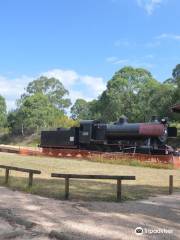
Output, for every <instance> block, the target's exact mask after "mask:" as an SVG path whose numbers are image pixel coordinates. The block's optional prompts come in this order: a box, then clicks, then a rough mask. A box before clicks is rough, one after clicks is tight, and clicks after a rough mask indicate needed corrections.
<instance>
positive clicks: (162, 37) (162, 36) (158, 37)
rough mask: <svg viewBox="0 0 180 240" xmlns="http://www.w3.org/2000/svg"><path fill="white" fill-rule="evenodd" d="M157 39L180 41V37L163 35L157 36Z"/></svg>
mask: <svg viewBox="0 0 180 240" xmlns="http://www.w3.org/2000/svg"><path fill="white" fill-rule="evenodd" d="M156 39H172V40H177V41H180V35H177V34H168V33H162V34H161V35H159V36H157V37H156Z"/></svg>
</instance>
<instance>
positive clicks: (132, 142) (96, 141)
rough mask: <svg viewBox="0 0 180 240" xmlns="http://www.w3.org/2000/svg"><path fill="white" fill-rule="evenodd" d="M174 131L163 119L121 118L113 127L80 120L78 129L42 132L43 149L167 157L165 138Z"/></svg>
mask: <svg viewBox="0 0 180 240" xmlns="http://www.w3.org/2000/svg"><path fill="white" fill-rule="evenodd" d="M176 135H177V129H176V128H174V127H169V126H168V123H167V120H166V119H161V120H160V121H159V120H158V119H157V118H156V117H153V118H152V120H151V122H148V123H128V121H127V118H126V117H121V118H120V119H119V121H118V122H115V123H113V124H106V123H102V122H100V121H97V120H84V121H81V122H80V126H79V127H71V128H69V129H65V128H58V129H57V130H56V131H42V132H41V144H40V146H41V147H43V148H77V149H87V150H94V151H107V152H134V153H148V154H170V153H172V152H173V149H172V148H171V147H170V146H167V145H166V141H167V139H168V137H176Z"/></svg>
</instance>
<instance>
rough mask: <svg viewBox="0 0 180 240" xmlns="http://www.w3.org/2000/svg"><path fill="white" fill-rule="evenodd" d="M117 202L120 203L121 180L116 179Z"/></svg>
mask: <svg viewBox="0 0 180 240" xmlns="http://www.w3.org/2000/svg"><path fill="white" fill-rule="evenodd" d="M117 201H121V180H120V179H117Z"/></svg>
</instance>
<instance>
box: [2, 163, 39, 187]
mask: <svg viewBox="0 0 180 240" xmlns="http://www.w3.org/2000/svg"><path fill="white" fill-rule="evenodd" d="M0 168H2V169H5V184H7V183H8V180H9V173H10V170H13V171H18V172H26V173H29V181H28V186H29V187H32V184H33V174H41V171H39V170H35V169H28V168H20V167H13V166H6V165H0Z"/></svg>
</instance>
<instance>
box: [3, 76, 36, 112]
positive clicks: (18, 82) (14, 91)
mask: <svg viewBox="0 0 180 240" xmlns="http://www.w3.org/2000/svg"><path fill="white" fill-rule="evenodd" d="M32 80H33V78H31V77H28V76H20V77H19V78H14V79H9V78H7V77H4V76H0V95H2V96H3V97H5V99H6V104H7V108H8V110H11V109H13V108H14V107H15V101H16V99H18V98H19V97H20V96H21V94H22V93H23V92H24V89H25V87H26V86H27V84H28V82H30V81H32Z"/></svg>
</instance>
